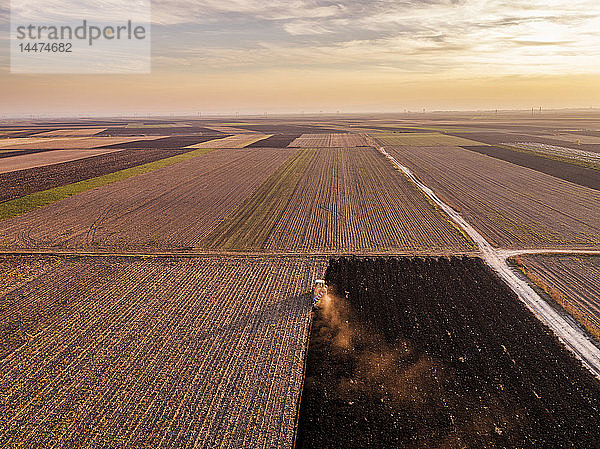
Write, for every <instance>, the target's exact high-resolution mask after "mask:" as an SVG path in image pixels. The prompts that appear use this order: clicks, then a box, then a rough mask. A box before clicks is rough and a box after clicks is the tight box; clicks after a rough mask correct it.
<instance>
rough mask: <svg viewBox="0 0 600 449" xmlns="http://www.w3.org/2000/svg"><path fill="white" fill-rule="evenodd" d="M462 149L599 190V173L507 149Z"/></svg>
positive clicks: (491, 147) (471, 147) (483, 146)
mask: <svg viewBox="0 0 600 449" xmlns="http://www.w3.org/2000/svg"><path fill="white" fill-rule="evenodd" d="M462 148H464V149H466V150H469V151H475V152H477V153H480V154H485V155H486V156H491V157H494V158H496V159H500V160H503V161H506V162H511V163H513V164H517V165H520V166H521V167H527V168H531V169H533V170H537V171H539V172H542V173H546V174H547V175H551V176H555V177H557V178H560V179H564V180H565V181H570V182H574V183H575V184H579V185H580V186H585V187H590V188H592V189H596V190H600V172H599V171H598V170H594V169H592V168H585V167H581V166H578V165H574V164H569V163H566V162H561V161H556V160H554V159H548V158H545V157H541V156H536V155H533V154H528V153H523V152H520V151H512V150H509V149H507V148H501V147H493V146H487V145H482V146H463V147H462Z"/></svg>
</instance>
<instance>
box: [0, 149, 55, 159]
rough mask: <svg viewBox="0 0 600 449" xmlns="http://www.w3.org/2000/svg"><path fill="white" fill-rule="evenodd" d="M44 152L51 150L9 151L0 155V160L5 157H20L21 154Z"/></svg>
mask: <svg viewBox="0 0 600 449" xmlns="http://www.w3.org/2000/svg"><path fill="white" fill-rule="evenodd" d="M44 151H51V150H11V151H6V152H2V153H0V159H4V158H5V157H12V156H21V155H23V154H32V153H42V152H44Z"/></svg>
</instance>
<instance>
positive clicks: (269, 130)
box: [234, 123, 344, 134]
mask: <svg viewBox="0 0 600 449" xmlns="http://www.w3.org/2000/svg"><path fill="white" fill-rule="evenodd" d="M234 126H235V128H239V129H247V130H248V131H257V132H261V133H266V134H274V133H280V134H296V133H297V134H307V133H310V134H318V133H341V132H344V131H340V130H339V129H335V128H324V127H323V128H322V127H320V126H311V125H304V124H281V123H272V124H269V123H264V124H256V125H243V124H241V125H237V124H236V125H234Z"/></svg>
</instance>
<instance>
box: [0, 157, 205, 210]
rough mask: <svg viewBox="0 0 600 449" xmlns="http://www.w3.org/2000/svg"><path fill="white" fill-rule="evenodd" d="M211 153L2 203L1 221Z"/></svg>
mask: <svg viewBox="0 0 600 449" xmlns="http://www.w3.org/2000/svg"><path fill="white" fill-rule="evenodd" d="M209 151H212V150H211V149H208V148H201V149H198V150H195V151H190V152H189V153H184V154H178V155H177V156H172V157H168V158H165V159H160V160H158V161H154V162H149V163H147V164H143V165H138V166H137V167H131V168H126V169H124V170H119V171H116V172H114V173H109V174H106V175H102V176H97V177H95V178H90V179H86V180H83V181H79V182H75V183H72V184H66V185H64V186H59V187H54V188H52V189H48V190H43V191H41V192H35V193H32V194H30V195H26V196H23V197H21V198H15V199H14V200H9V201H5V202H4V203H0V221H2V220H8V219H9V218H13V217H16V216H18V215H22V214H25V213H27V212H30V211H32V210H34V209H38V208H40V207H43V206H47V205H49V204H52V203H55V202H57V201H60V200H63V199H65V198H69V197H71V196H73V195H77V194H78V193H82V192H86V191H88V190H92V189H95V188H98V187H102V186H105V185H107V184H112V183H113V182H118V181H123V180H125V179H127V178H132V177H134V176H137V175H142V174H144V173H148V172H151V171H154V170H158V169H159V168H164V167H168V166H170V165H173V164H177V163H178V162H183V161H187V160H189V159H193V158H195V157H197V156H201V155H203V154H206V153H208V152H209Z"/></svg>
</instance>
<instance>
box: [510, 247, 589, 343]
mask: <svg viewBox="0 0 600 449" xmlns="http://www.w3.org/2000/svg"><path fill="white" fill-rule="evenodd" d="M514 260H515V262H517V264H518V265H519V266H520V268H521V270H522V271H523V272H524V273H525V274H526V275H527V276H528V277H529V279H530V280H531V281H532V282H533V283H534V284H536V285H537V286H538V287H540V288H541V289H543V290H544V291H545V292H546V293H547V294H548V295H550V296H551V297H552V299H553V300H554V301H556V302H557V303H558V304H560V305H561V306H562V307H563V308H564V309H565V310H566V311H567V312H569V313H570V314H571V315H572V316H574V317H575V318H577V320H578V321H579V322H580V323H581V324H583V325H584V326H585V328H586V329H587V330H588V331H589V332H590V333H591V334H592V335H593V336H594V337H595V338H596V339H598V340H599V341H600V288H599V287H598V286H600V257H594V256H566V255H565V256H557V255H531V256H530V255H525V256H518V257H515V258H514Z"/></svg>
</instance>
